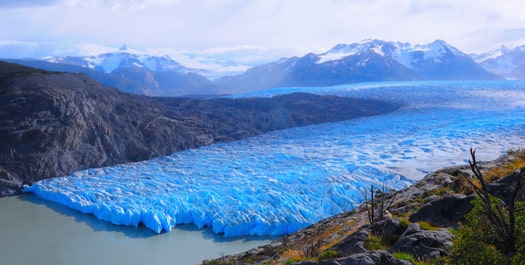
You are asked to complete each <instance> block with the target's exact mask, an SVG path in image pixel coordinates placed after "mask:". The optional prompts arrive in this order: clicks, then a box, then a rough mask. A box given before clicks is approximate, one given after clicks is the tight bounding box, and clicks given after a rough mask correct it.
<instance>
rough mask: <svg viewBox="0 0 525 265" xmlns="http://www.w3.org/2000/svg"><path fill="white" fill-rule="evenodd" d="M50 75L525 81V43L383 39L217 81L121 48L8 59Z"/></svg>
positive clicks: (165, 80)
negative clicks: (471, 50)
mask: <svg viewBox="0 0 525 265" xmlns="http://www.w3.org/2000/svg"><path fill="white" fill-rule="evenodd" d="M6 61H9V62H14V63H19V64H23V65H26V66H31V67H35V68H41V69H44V70H52V71H63V72H74V73H78V72H81V73H85V74H87V75H88V76H90V77H92V78H93V79H95V80H97V81H99V82H101V83H102V84H104V85H106V86H111V87H116V88H119V89H121V90H123V91H126V92H130V93H135V94H143V95H150V96H184V95H193V96H196V95H211V94H214V95H217V94H230V93H242V92H248V91H255V90H261V89H267V88H272V87H286V86H331V85H339V84H345V83H356V82H375V81H401V80H465V79H468V80H493V79H503V78H505V79H523V78H525V46H520V47H516V48H514V49H512V50H510V49H507V48H505V47H502V48H501V49H499V50H497V51H492V52H487V53H484V54H478V55H468V54H466V53H464V52H462V51H460V50H459V49H457V48H455V47H453V46H452V45H450V44H448V43H446V42H445V41H443V40H436V41H434V42H432V43H430V44H425V45H420V44H415V45H414V44H410V43H403V42H389V41H383V40H364V41H362V42H359V43H352V44H338V45H336V46H334V47H333V48H332V49H330V50H328V51H327V52H324V53H320V54H315V53H308V54H306V55H304V56H302V57H289V58H282V59H280V60H278V61H275V62H270V63H267V64H262V65H258V66H254V67H252V68H249V69H248V70H246V71H245V72H242V73H239V74H236V75H229V76H222V77H220V78H218V79H216V80H211V79H209V78H207V77H205V75H204V74H203V73H204V72H205V71H206V69H195V68H190V67H186V66H184V65H182V64H181V63H179V62H177V61H175V60H173V59H172V58H171V57H169V56H152V55H147V54H141V53H137V52H136V51H134V50H130V49H128V47H127V46H123V47H122V48H121V49H120V50H118V51H116V52H111V53H103V54H100V55H96V56H85V57H73V56H70V57H47V58H43V59H9V60H6Z"/></svg>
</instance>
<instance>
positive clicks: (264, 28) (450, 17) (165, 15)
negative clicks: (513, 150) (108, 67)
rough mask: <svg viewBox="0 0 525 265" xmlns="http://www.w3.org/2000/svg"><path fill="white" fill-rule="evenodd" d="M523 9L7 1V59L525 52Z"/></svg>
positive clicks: (232, 0)
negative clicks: (379, 47)
mask: <svg viewBox="0 0 525 265" xmlns="http://www.w3.org/2000/svg"><path fill="white" fill-rule="evenodd" d="M523 10H525V1H522V0H499V1H494V0H461V1H457V0H383V1H380V0H0V25H2V26H0V27H1V30H0V57H3V58H6V57H10V58H13V57H41V56H45V55H61V56H63V55H90V54H96V53H100V52H105V51H110V50H111V49H116V48H118V47H120V46H121V45H122V44H127V45H128V46H129V47H132V48H134V49H137V50H142V51H150V52H157V53H167V54H169V53H171V54H173V53H177V52H186V53H188V52H193V53H198V54H200V55H205V56H206V55H210V56H218V57H232V59H234V60H238V61H245V62H250V61H257V60H270V59H272V60H273V59H275V58H279V57H281V56H290V55H303V54H305V53H307V52H310V51H312V52H323V51H326V50H328V49H330V48H331V47H332V46H334V45H336V44H338V43H352V42H359V41H361V40H363V39H368V38H377V39H383V40H389V41H390V40H391V41H403V42H411V43H420V44H426V43H430V42H432V41H433V40H435V39H443V40H445V41H447V42H448V43H450V44H451V45H453V46H456V47H457V48H459V49H460V50H462V51H465V52H482V51H487V50H492V49H496V48H498V47H500V46H501V45H506V46H507V47H510V48H512V47H515V46H517V45H523V44H525V12H523Z"/></svg>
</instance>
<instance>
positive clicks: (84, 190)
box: [24, 81, 525, 236]
mask: <svg viewBox="0 0 525 265" xmlns="http://www.w3.org/2000/svg"><path fill="white" fill-rule="evenodd" d="M291 91H293V92H295V91H302V92H311V93H316V94H332V95H339V96H349V97H358V98H359V97H361V98H374V99H383V100H392V101H398V102H401V103H402V104H403V105H404V107H403V108H402V109H400V110H398V111H396V112H394V113H390V114H387V115H381V116H374V117H367V118H359V119H354V120H349V121H343V122H336V123H326V124H319V125H315V126H308V127H301V128H293V129H288V130H282V131H276V132H272V133H268V134H265V135H261V136H257V137H253V138H248V139H244V140H241V141H236V142H231V143H221V144H214V145H211V146H206V147H202V148H199V149H194V150H186V151H183V152H179V153H175V154H173V155H170V156H166V157H161V158H156V159H152V160H148V161H143V162H137V163H130V164H125V165H118V166H114V167H107V168H99V169H88V170H83V171H79V172H75V173H73V174H71V175H69V176H64V177H58V178H52V179H47V180H42V181H39V182H36V183H34V184H33V185H32V186H25V187H24V190H25V191H26V192H32V193H35V194H36V195H37V196H39V197H41V198H43V199H47V200H51V201H55V202H58V203H61V204H64V205H68V206H69V207H71V208H73V209H76V210H78V211H81V212H83V213H88V214H93V215H95V216H96V217H98V218H99V219H102V220H106V221H109V222H112V223H114V224H117V225H130V226H138V225H140V224H143V225H145V226H146V227H148V228H150V229H152V230H153V231H155V232H157V233H160V232H162V231H170V230H171V229H172V228H173V227H175V226H176V225H178V224H189V223H191V224H195V225H196V226H198V227H204V226H207V227H211V228H212V229H213V231H215V232H216V233H223V234H224V235H225V236H241V235H282V234H288V233H291V232H294V231H297V230H299V229H301V228H304V227H306V226H308V225H310V224H312V223H314V222H317V221H319V220H321V219H324V218H327V217H330V216H333V215H336V214H339V213H342V212H345V211H349V210H352V209H353V208H354V207H355V206H356V205H358V204H360V203H361V202H362V200H363V198H362V192H361V191H362V190H363V189H366V188H368V187H370V185H375V186H377V187H380V186H381V185H382V184H383V183H385V184H387V186H388V187H390V188H394V189H400V188H403V187H406V186H408V185H410V184H411V183H412V182H413V181H414V180H417V179H419V178H422V177H423V176H424V175H426V174H428V173H430V172H432V171H434V170H437V169H440V168H443V167H447V166H452V165H458V164H463V163H465V161H466V159H468V149H469V148H471V147H474V148H476V149H477V150H478V156H479V158H480V159H481V160H483V159H495V158H497V157H498V156H500V155H501V154H503V153H504V152H505V151H506V150H507V149H511V148H516V147H520V146H524V145H525V135H524V134H523V131H524V129H525V83H524V82H509V81H497V82H397V83H396V82H390V83H370V84H356V85H347V86H336V87H323V88H286V89H284V88H283V89H274V90H268V91H265V92H258V93H259V94H247V95H243V96H253V95H257V96H261V95H262V96H270V95H276V94H282V93H289V92H291Z"/></svg>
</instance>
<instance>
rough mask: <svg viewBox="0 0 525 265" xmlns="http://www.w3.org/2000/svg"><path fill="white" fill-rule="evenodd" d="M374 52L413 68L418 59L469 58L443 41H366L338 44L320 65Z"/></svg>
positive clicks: (321, 55) (321, 60)
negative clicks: (427, 42)
mask: <svg viewBox="0 0 525 265" xmlns="http://www.w3.org/2000/svg"><path fill="white" fill-rule="evenodd" d="M365 52H373V53H375V54H378V55H380V56H383V57H390V58H392V59H394V60H396V61H397V62H399V63H400V64H402V65H404V66H407V67H408V68H413V66H414V65H415V61H416V60H418V59H424V60H431V61H434V62H440V61H441V58H442V57H443V56H447V55H453V56H467V55H466V54H464V53H463V52H461V51H460V50H458V49H457V48H455V47H453V46H451V45H450V44H448V43H446V42H445V41H443V40H436V41H434V42H432V43H430V44H426V45H420V44H416V45H413V44H410V43H403V42H387V41H382V40H364V41H362V42H360V43H353V44H338V45H336V46H335V47H334V48H332V49H331V50H329V51H328V52H326V53H323V54H320V55H319V57H320V59H319V61H317V63H318V64H322V63H326V62H329V61H335V60H341V59H343V58H345V57H348V56H354V55H359V54H363V53H365Z"/></svg>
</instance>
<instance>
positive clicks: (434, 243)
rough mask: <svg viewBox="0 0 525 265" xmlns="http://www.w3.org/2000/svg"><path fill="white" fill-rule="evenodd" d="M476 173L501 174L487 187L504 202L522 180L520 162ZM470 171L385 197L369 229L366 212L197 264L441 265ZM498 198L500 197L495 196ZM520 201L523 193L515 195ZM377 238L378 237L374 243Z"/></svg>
mask: <svg viewBox="0 0 525 265" xmlns="http://www.w3.org/2000/svg"><path fill="white" fill-rule="evenodd" d="M479 166H480V168H481V170H482V172H483V173H484V174H485V173H489V174H494V173H496V174H501V173H502V172H505V173H504V175H503V176H504V177H502V178H499V179H497V180H494V181H493V182H491V183H490V184H489V187H488V188H489V190H490V192H491V193H492V194H494V195H495V196H498V197H500V198H502V199H504V195H505V194H508V193H507V192H505V191H506V189H508V187H509V185H506V184H505V183H507V182H509V181H510V182H512V181H513V179H514V178H515V177H521V178H523V177H524V175H525V174H524V172H525V160H524V159H523V158H522V157H520V158H517V157H515V156H513V155H506V156H503V157H501V158H500V159H497V160H495V161H490V162H482V163H479ZM471 174H472V173H471V169H470V166H468V165H464V166H455V167H450V168H446V169H442V170H439V171H436V172H434V173H432V174H429V175H427V176H425V177H424V178H423V179H421V180H420V181H418V182H416V183H414V184H413V185H411V186H410V187H408V188H406V189H403V190H400V191H393V192H390V193H388V194H387V195H386V201H388V202H389V205H390V206H389V207H388V211H389V212H388V214H387V215H386V218H385V219H384V220H382V221H378V222H376V223H375V224H374V225H370V223H369V220H368V215H367V211H366V207H365V206H364V205H361V206H360V207H358V208H356V209H354V210H353V211H351V212H347V213H343V214H340V215H337V216H333V217H331V218H328V219H325V220H322V221H320V222H318V223H316V224H313V225H312V226H310V227H307V228H305V229H302V230H300V231H298V232H296V233H293V234H290V235H288V236H285V237H282V238H280V239H278V240H276V241H274V242H272V243H271V244H269V245H265V246H261V247H258V248H256V249H252V250H249V251H247V252H244V253H240V254H237V255H231V256H224V257H221V258H219V259H215V260H205V261H203V263H202V264H205V265H212V264H221V265H227V264H261V265H262V264H301V265H313V264H320V265H343V264H370V265H372V264H385V265H386V264H412V263H413V262H414V261H421V262H423V263H421V264H436V263H437V264H444V263H439V262H443V258H444V257H445V256H447V255H448V254H449V253H448V251H447V249H448V247H450V246H451V245H452V243H453V234H452V233H451V232H450V229H452V228H457V227H458V225H459V224H460V223H461V221H463V220H464V219H463V218H464V216H465V214H467V213H468V212H469V211H470V210H471V209H472V207H473V206H472V205H471V204H470V202H471V201H472V199H473V198H474V196H475V195H472V190H469V189H468V185H466V183H465V178H464V176H468V175H471ZM501 196H503V197H501ZM518 200H521V201H524V200H525V188H522V190H521V192H520V193H519V194H518ZM378 237H381V238H383V240H382V241H381V242H377V241H375V240H378Z"/></svg>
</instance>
